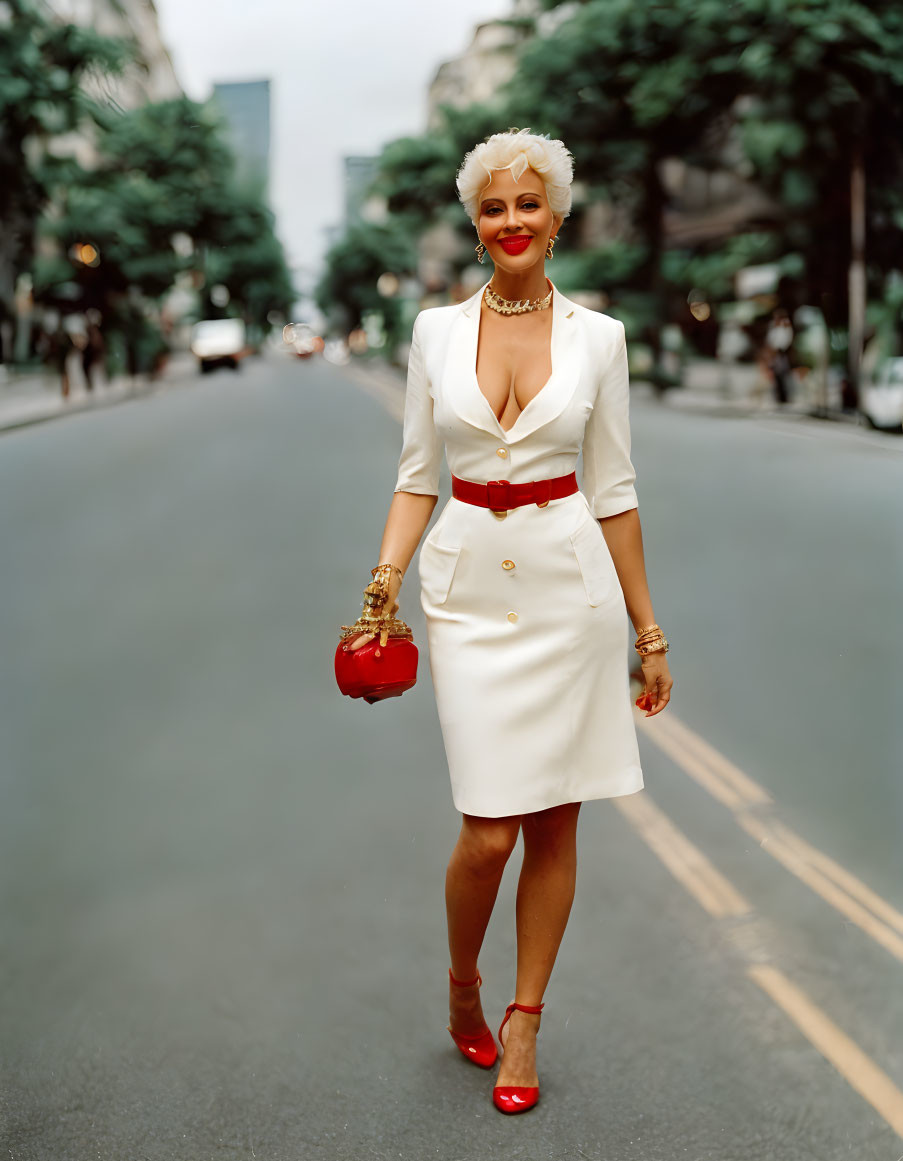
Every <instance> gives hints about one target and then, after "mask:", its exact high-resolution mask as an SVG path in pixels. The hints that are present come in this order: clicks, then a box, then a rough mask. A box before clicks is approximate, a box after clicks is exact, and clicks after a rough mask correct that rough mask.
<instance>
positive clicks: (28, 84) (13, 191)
mask: <svg viewBox="0 0 903 1161" xmlns="http://www.w3.org/2000/svg"><path fill="white" fill-rule="evenodd" d="M127 50H128V46H127V42H125V41H123V40H113V39H111V38H109V37H104V36H100V35H98V34H97V33H96V32H94V31H93V29H90V28H84V27H82V26H80V25H75V24H67V23H65V22H63V21H61V20H58V19H55V18H54V17H52V16H50V15H48V13H47V11H46V8H45V7H44V6H43V5H40V6H39V5H38V4H36V3H34V2H33V0H3V2H2V3H0V224H2V229H0V303H2V305H3V308H4V309H5V310H6V311H9V312H11V311H12V303H13V293H14V289H15V281H16V277H17V275H18V274H19V273H20V272H22V271H24V270H27V269H28V268H29V267H30V265H31V260H32V256H33V254H34V247H35V227H36V222H37V220H38V217H39V215H40V213H41V210H42V208H43V206H44V205H45V204H46V202H47V200H48V197H49V191H50V189H51V188H52V186H53V185H54V184H55V182H56V181H57V179H58V177H59V169H60V166H61V165H66V162H65V160H64V159H60V158H57V157H56V156H55V155H54V153H53V151H52V149H51V148H50V146H51V144H52V142H53V140H54V139H55V138H57V139H58V138H59V137H60V136H61V135H62V134H64V133H67V132H69V131H71V130H73V129H76V128H77V127H78V126H79V125H81V124H82V123H84V122H86V121H89V120H90V119H91V118H94V117H96V116H97V114H98V106H97V105H96V103H95V102H94V101H93V100H92V99H91V98H90V97H89V96H88V95H87V93H86V90H85V88H84V87H83V86H84V81H85V80H86V79H87V78H88V77H90V76H91V75H92V74H93V73H94V72H95V71H96V70H105V71H107V72H116V71H118V70H119V68H120V67H121V65H122V63H123V61H124V60H125V58H126V55H127ZM0 358H2V351H0Z"/></svg>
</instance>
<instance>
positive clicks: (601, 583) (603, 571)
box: [570, 516, 620, 605]
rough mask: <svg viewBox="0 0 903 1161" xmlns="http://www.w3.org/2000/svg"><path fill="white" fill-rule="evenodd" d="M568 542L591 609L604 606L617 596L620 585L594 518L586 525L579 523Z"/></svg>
mask: <svg viewBox="0 0 903 1161" xmlns="http://www.w3.org/2000/svg"><path fill="white" fill-rule="evenodd" d="M570 539H571V544H572V546H573V549H574V555H575V556H576V558H577V566H578V568H579V569H580V575H581V576H582V577H583V585H584V588H585V589H586V599H587V600H588V601H589V603H590V604H591V605H602V604H604V603H605V602H606V601H607V600H609V599H610V598H611V597H613V596H614V595H615V594H616V593H617V591H618V588H619V584H620V582H619V581H618V573H617V570H616V569H615V564H614V561H613V560H612V559H611V553H610V552H609V551H608V545H607V544H606V542H605V537H604V536H603V534H602V529H601V528H600V527H599V524H598V521H597V520H596V519H595V517H593V516H590V520H589V522H585V521H581V522H580V524H579V525H578V526H577V528H575V529H574V531H573V532H572V533H570Z"/></svg>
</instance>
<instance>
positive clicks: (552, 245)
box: [546, 238, 557, 258]
mask: <svg viewBox="0 0 903 1161" xmlns="http://www.w3.org/2000/svg"><path fill="white" fill-rule="evenodd" d="M556 241H557V239H556V238H549V244H548V246H547V247H546V257H547V258H554V257H555V255H554V254H553V253H552V251H553V250H554V248H555V242H556Z"/></svg>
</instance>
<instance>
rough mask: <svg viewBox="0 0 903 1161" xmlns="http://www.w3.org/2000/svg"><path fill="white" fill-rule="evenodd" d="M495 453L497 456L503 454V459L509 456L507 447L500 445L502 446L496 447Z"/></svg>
mask: <svg viewBox="0 0 903 1161" xmlns="http://www.w3.org/2000/svg"><path fill="white" fill-rule="evenodd" d="M495 454H496V455H497V456H501V457H502V459H504V458H505V457H506V456H507V454H508V449H507V448H506V447H500V448H496V452H495Z"/></svg>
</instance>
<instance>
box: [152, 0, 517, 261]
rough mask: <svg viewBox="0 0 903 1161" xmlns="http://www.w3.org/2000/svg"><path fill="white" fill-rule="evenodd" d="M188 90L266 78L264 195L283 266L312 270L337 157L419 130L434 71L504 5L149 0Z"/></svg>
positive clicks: (405, 0) (332, 202) (334, 198)
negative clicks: (268, 147)
mask: <svg viewBox="0 0 903 1161" xmlns="http://www.w3.org/2000/svg"><path fill="white" fill-rule="evenodd" d="M156 7H157V11H158V13H159V19H160V29H161V33H162V36H163V40H164V43H165V44H166V47H167V48H168V50H169V52H170V55H171V57H172V60H173V64H174V65H175V69H176V74H177V76H178V78H179V81H180V83H181V85H182V87H183V88H184V89H185V91H186V93H187V94H188V95H189V96H190V97H193V98H194V99H195V100H203V99H205V98H206V97H208V96H209V95H210V91H211V89H212V86H213V84H214V82H218V81H246V80H262V79H265V78H269V80H270V98H271V103H272V106H271V165H270V176H271V184H270V200H271V204H272V207H273V209H274V211H275V213H276V216H277V219H278V230H279V236H280V238H281V239H282V242H283V244H284V245H285V247H286V250H287V253H288V256H289V260H290V261H291V262H292V264H295V265H302V266H305V267H308V268H315V269H316V268H318V267H319V264H320V262H321V260H322V257H323V253H324V251H325V248H326V243H325V238H324V235H323V229H324V227H326V226H328V225H335V224H338V223H340V222H341V220H342V217H343V205H344V203H343V198H342V162H341V159H342V157H343V156H344V155H345V154H374V153H378V152H379V150H380V149H381V147H382V146H383V145H384V144H385V143H386V142H387V141H390V140H392V139H393V138H395V137H402V136H405V135H407V134H418V133H422V132H423V131H424V129H425V127H426V91H427V88H428V86H429V84H430V82H431V81H432V79H433V77H434V76H435V73H436V69H437V68H438V67H439V65H440V64H441V63H442V62H443V61H444V60H448V59H451V58H453V57H455V56H458V55H459V54H460V53H461V52H462V51H463V50H464V49H465V48H466V47H467V45H468V44H469V43H470V39H471V37H472V35H473V30H474V28H475V27H476V25H477V24H479V23H482V22H483V21H486V20H492V19H496V18H498V17H500V16H507V15H508V14H509V13H510V11H511V4H510V0H453V2H452V3H450V4H442V5H441V6H439V5H436V6H434V5H432V4H431V3H430V0H381V2H380V0H337V2H336V0H332V2H329V0H326V2H313V0H300V3H298V2H295V3H293V2H291V0H288V2H287V0H156Z"/></svg>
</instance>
